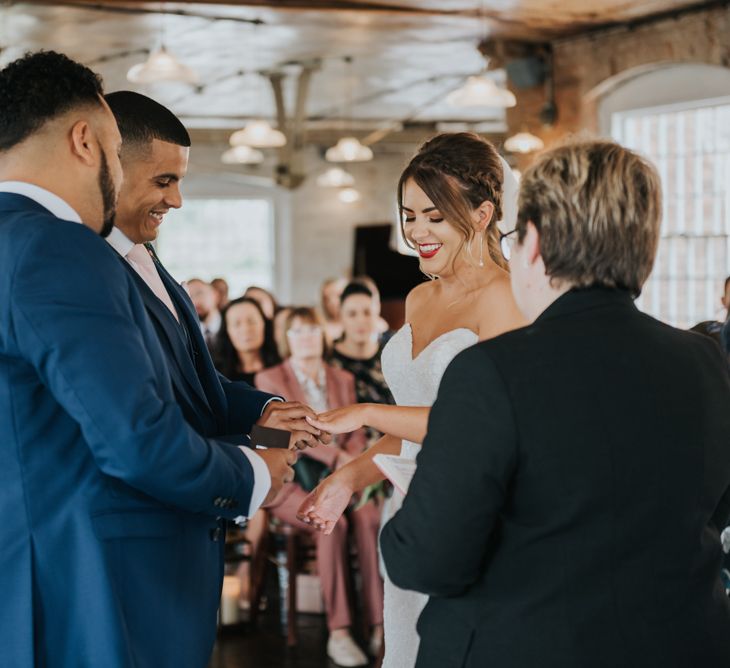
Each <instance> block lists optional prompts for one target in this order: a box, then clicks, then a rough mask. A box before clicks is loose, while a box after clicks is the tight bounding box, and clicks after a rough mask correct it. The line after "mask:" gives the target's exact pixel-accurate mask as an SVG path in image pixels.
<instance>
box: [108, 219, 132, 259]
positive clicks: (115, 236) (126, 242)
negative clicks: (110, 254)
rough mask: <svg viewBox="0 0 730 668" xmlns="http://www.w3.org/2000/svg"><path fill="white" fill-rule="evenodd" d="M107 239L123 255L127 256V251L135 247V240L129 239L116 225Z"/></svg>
mask: <svg viewBox="0 0 730 668" xmlns="http://www.w3.org/2000/svg"><path fill="white" fill-rule="evenodd" d="M106 240H107V242H108V243H109V245H110V246H111V247H112V248H113V249H114V250H115V251H117V253H119V255H121V256H122V257H127V253H129V251H131V250H132V248H134V241H132V240H131V239H129V237H127V235H126V234H124V232H122V231H121V230H120V229H119V228H118V227H117V226H116V225H115V226H114V227H113V228H112V231H111V232H110V233H109V236H108V237H107V238H106Z"/></svg>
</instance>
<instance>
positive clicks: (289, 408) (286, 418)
mask: <svg viewBox="0 0 730 668" xmlns="http://www.w3.org/2000/svg"><path fill="white" fill-rule="evenodd" d="M307 417H310V418H314V417H316V413H315V412H314V411H313V410H312V409H311V408H310V407H309V406H306V405H305V404H302V403H299V402H298V401H272V402H270V403H269V405H268V406H267V407H266V408H265V409H264V412H263V414H262V415H261V417H260V418H259V420H258V422H257V423H256V424H258V425H260V426H262V427H270V428H272V429H284V430H286V431H289V432H291V438H290V440H289V446H290V447H296V448H298V449H300V450H303V449H304V448H306V447H310V448H313V447H316V446H318V445H320V444H324V445H327V444H329V443H330V442H331V441H332V436H331V435H330V434H329V432H326V431H322V430H321V429H318V428H317V427H314V426H312V425H311V424H309V422H307V420H306V418H307Z"/></svg>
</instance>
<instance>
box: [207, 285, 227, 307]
mask: <svg viewBox="0 0 730 668" xmlns="http://www.w3.org/2000/svg"><path fill="white" fill-rule="evenodd" d="M210 284H211V286H212V287H213V289H214V290H215V291H216V292H217V293H218V310H219V311H222V310H223V309H224V308H225V307H226V306H228V281H226V279H225V278H214V279H213V280H212V281H211V282H210Z"/></svg>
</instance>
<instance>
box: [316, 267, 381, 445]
mask: <svg viewBox="0 0 730 668" xmlns="http://www.w3.org/2000/svg"><path fill="white" fill-rule="evenodd" d="M376 309H377V306H376V301H375V299H374V295H373V293H372V292H371V291H370V289H369V288H368V287H366V286H365V285H364V284H363V283H361V282H360V280H359V279H358V280H357V281H353V282H352V283H349V284H348V285H347V286H346V287H345V289H344V290H343V291H342V295H341V296H340V320H341V322H342V332H343V333H342V338H341V339H340V340H339V341H337V342H336V343H335V345H334V350H333V352H332V357H331V360H330V362H331V364H332V365H333V366H336V367H339V368H341V369H345V370H346V371H349V372H350V373H351V374H352V375H353V376H354V377H355V395H356V397H357V402H358V403H361V404H368V403H370V404H394V403H395V400H394V399H393V395H392V394H391V393H390V390H389V389H388V385H387V384H386V382H385V378H384V376H383V368H382V366H381V364H380V354H381V352H382V346H381V344H380V343H379V334H380V333H379V332H378V311H377V310H376ZM364 429H365V434H366V437H367V441H368V445H369V446H370V445H372V444H373V443H374V442H375V441H377V440H378V439H379V438H380V437H381V436H382V435H383V434H381V433H380V432H379V431H377V430H375V429H373V428H371V427H368V426H366V427H364Z"/></svg>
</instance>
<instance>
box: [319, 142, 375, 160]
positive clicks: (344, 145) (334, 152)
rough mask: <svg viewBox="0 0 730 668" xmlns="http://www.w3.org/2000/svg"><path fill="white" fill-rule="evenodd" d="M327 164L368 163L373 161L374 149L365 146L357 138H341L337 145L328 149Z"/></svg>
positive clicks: (326, 154)
mask: <svg viewBox="0 0 730 668" xmlns="http://www.w3.org/2000/svg"><path fill="white" fill-rule="evenodd" d="M324 157H325V160H327V162H367V161H368V160H372V159H373V149H371V148H370V147H369V146H364V145H363V144H361V143H360V140H359V139H357V138H356V137H341V138H340V139H339V140H338V141H337V144H335V145H334V146H332V147H330V148H328V149H327V152H326V153H325V155H324Z"/></svg>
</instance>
